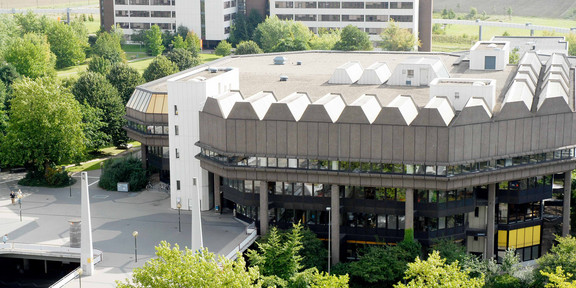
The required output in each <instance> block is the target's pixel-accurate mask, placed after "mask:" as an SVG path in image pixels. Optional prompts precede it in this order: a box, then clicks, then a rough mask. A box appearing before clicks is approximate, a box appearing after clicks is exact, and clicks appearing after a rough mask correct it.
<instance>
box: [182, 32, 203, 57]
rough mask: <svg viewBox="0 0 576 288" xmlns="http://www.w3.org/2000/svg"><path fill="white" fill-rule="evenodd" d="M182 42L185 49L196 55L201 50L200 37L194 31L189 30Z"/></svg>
mask: <svg viewBox="0 0 576 288" xmlns="http://www.w3.org/2000/svg"><path fill="white" fill-rule="evenodd" d="M184 41H185V42H186V49H188V50H190V52H192V53H198V52H200V50H202V41H200V37H198V35H196V33H194V31H192V30H190V31H189V32H188V34H187V35H186V39H185V40H184Z"/></svg>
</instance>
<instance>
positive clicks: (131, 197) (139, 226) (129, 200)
mask: <svg viewBox="0 0 576 288" xmlns="http://www.w3.org/2000/svg"><path fill="white" fill-rule="evenodd" d="M99 174H100V170H95V171H90V172H88V175H89V178H90V183H92V182H94V181H97V180H98V177H99ZM22 177H24V174H23V173H22V174H7V173H0V234H2V235H3V234H6V233H7V234H8V235H9V237H10V241H11V242H18V243H36V244H51V245H61V246H68V244H69V223H68V220H70V219H77V218H80V181H78V182H77V183H76V184H74V185H73V186H72V188H71V190H70V188H69V187H65V188H42V187H25V186H22V187H20V186H18V184H17V181H18V180H19V179H20V178H22ZM18 189H21V190H22V192H23V194H24V198H23V200H22V216H23V219H22V220H23V221H22V222H20V218H19V206H18V205H12V204H11V202H10V197H9V193H10V190H18ZM70 191H71V193H72V197H70ZM90 195H91V197H90V203H91V212H92V231H93V241H94V248H95V249H99V250H101V251H103V253H104V255H103V259H104V260H103V261H102V262H101V263H99V264H98V265H96V267H95V272H94V275H93V276H87V277H82V283H83V286H84V287H95V288H99V287H115V281H116V280H123V279H125V278H127V277H129V276H130V273H131V271H132V269H133V268H135V267H140V266H142V265H143V264H144V263H145V262H146V261H147V260H149V259H151V258H152V257H153V256H154V252H155V251H154V247H155V246H156V245H158V244H159V243H160V242H161V241H162V240H166V241H168V242H169V243H171V244H176V243H178V244H179V245H180V247H182V248H183V247H185V246H188V245H189V243H190V241H191V240H190V238H191V235H190V233H191V232H190V226H191V224H190V213H189V211H182V212H181V225H182V226H181V228H182V232H178V211H176V210H172V209H170V205H169V204H170V203H169V195H168V194H166V193H164V192H156V191H143V192H133V193H122V192H112V191H105V190H102V189H100V188H99V187H98V186H97V185H92V186H90ZM202 222H203V234H204V245H205V246H206V247H208V249H209V250H210V251H211V252H215V253H218V252H220V251H221V250H222V249H223V248H224V247H225V246H227V245H228V244H229V243H230V242H232V241H235V239H236V238H237V237H238V236H239V235H245V228H246V226H245V225H244V224H242V223H240V222H238V221H236V220H234V219H233V217H232V215H220V214H216V213H214V212H213V211H208V212H203V215H202ZM135 230H136V231H138V238H137V242H138V262H137V263H136V262H135V261H134V260H135V259H134V237H132V231H135ZM220 253H225V252H224V251H222V252H220ZM77 286H78V282H77V281H72V282H70V283H69V284H68V285H66V286H65V287H77Z"/></svg>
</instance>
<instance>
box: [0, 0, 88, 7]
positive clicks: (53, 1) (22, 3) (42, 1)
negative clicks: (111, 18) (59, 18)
mask: <svg viewBox="0 0 576 288" xmlns="http://www.w3.org/2000/svg"><path fill="white" fill-rule="evenodd" d="M98 3H99V2H98V0H0V9H12V8H17V9H25V8H30V9H33V8H37V7H40V8H65V7H79V6H94V7H97V5H99V4H98Z"/></svg>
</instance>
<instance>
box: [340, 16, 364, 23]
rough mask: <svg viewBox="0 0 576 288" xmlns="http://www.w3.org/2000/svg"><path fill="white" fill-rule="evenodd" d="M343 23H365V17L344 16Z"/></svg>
mask: <svg viewBox="0 0 576 288" xmlns="http://www.w3.org/2000/svg"><path fill="white" fill-rule="evenodd" d="M342 21H343V22H364V15H342Z"/></svg>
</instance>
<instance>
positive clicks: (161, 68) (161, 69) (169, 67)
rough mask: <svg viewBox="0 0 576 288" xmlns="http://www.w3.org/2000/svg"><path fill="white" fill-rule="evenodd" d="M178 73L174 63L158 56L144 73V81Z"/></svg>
mask: <svg viewBox="0 0 576 288" xmlns="http://www.w3.org/2000/svg"><path fill="white" fill-rule="evenodd" d="M176 72H178V66H177V65H176V64H174V62H172V61H170V60H168V58H166V57H164V56H162V55H160V56H157V57H156V58H155V59H154V60H153V61H152V63H150V65H148V68H146V70H145V71H144V74H143V75H142V76H144V79H146V81H147V82H150V81H153V80H156V79H160V78H162V77H166V76H168V75H172V74H174V73H176Z"/></svg>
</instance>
